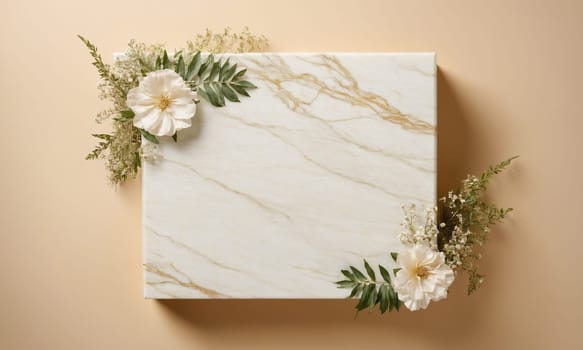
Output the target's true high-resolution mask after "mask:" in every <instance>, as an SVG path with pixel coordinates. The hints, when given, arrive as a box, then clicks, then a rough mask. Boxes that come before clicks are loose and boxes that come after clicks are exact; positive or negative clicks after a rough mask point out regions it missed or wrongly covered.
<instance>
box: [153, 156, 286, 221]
mask: <svg viewBox="0 0 583 350" xmlns="http://www.w3.org/2000/svg"><path fill="white" fill-rule="evenodd" d="M164 161H165V162H169V163H173V164H176V165H178V166H180V167H183V168H185V169H187V170H189V171H191V172H193V173H194V174H196V175H197V176H198V177H200V178H202V179H204V180H205V181H208V182H212V183H214V184H215V185H217V186H219V187H221V188H222V189H224V190H225V191H228V192H231V193H233V194H235V195H237V196H239V197H241V198H244V199H246V200H247V201H249V202H251V203H253V204H255V205H256V206H257V207H259V208H261V209H263V210H265V211H268V212H271V213H273V214H277V215H279V216H282V217H284V218H285V219H287V220H289V221H291V217H290V216H289V215H287V214H286V213H284V212H283V211H281V210H279V209H276V208H272V207H270V206H268V205H267V204H264V203H263V202H262V201H261V200H259V199H257V198H255V197H253V196H252V195H250V194H247V193H244V192H241V191H239V190H237V189H234V188H232V187H230V186H228V185H226V184H224V183H222V182H220V181H218V180H215V179H213V178H210V177H208V176H204V175H203V174H201V173H200V172H198V171H197V170H196V169H194V168H192V167H191V166H189V165H188V164H184V163H182V162H179V161H176V160H172V159H168V158H164Z"/></svg>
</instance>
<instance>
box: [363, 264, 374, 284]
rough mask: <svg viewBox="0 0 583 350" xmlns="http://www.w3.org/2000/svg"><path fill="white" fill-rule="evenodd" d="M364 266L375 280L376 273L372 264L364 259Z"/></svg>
mask: <svg viewBox="0 0 583 350" xmlns="http://www.w3.org/2000/svg"><path fill="white" fill-rule="evenodd" d="M364 268H365V269H366V273H367V274H368V275H369V277H370V279H372V280H373V281H376V280H377V278H376V275H375V273H374V270H373V269H372V267H370V265H369V264H368V262H367V261H366V260H364Z"/></svg>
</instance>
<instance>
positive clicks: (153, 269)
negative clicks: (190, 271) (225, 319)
mask: <svg viewBox="0 0 583 350" xmlns="http://www.w3.org/2000/svg"><path fill="white" fill-rule="evenodd" d="M169 266H170V268H171V269H172V270H174V271H175V272H176V273H179V274H181V275H182V276H184V277H185V278H186V279H187V281H182V280H180V279H179V278H178V277H177V276H175V275H173V274H172V273H170V272H168V271H164V270H163V269H161V268H159V267H157V266H156V265H154V264H144V268H145V269H146V271H148V272H150V273H153V274H156V275H158V276H160V277H162V278H164V280H163V281H155V282H154V281H147V282H146V283H147V284H148V285H152V286H158V285H164V284H172V285H175V286H179V287H183V288H188V289H192V290H194V291H197V292H199V293H202V294H204V295H206V296H208V297H209V298H221V297H223V298H224V297H226V295H224V294H221V293H219V292H218V291H216V290H213V289H210V288H205V287H202V286H200V285H198V284H196V283H195V282H193V281H192V280H191V279H190V277H188V275H187V274H185V273H184V272H182V271H180V270H179V269H178V268H176V266H174V264H172V263H170V264H169ZM165 293H166V292H165ZM166 294H169V293H166Z"/></svg>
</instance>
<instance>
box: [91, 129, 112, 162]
mask: <svg viewBox="0 0 583 350" xmlns="http://www.w3.org/2000/svg"><path fill="white" fill-rule="evenodd" d="M91 136H93V137H95V138H98V139H100V140H101V141H99V143H98V144H97V146H95V148H94V149H93V151H91V152H90V153H89V154H88V155H87V156H85V159H86V160H93V159H98V158H99V157H100V156H101V155H102V154H103V153H104V152H105V151H106V150H107V149H108V148H109V146H110V145H111V138H112V136H111V135H110V134H91Z"/></svg>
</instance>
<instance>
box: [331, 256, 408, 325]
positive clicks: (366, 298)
mask: <svg viewBox="0 0 583 350" xmlns="http://www.w3.org/2000/svg"><path fill="white" fill-rule="evenodd" d="M364 268H365V270H366V275H365V274H364V273H362V272H361V271H360V270H359V269H357V268H356V267H354V266H350V268H349V269H348V270H342V274H343V275H344V277H346V279H344V280H342V281H338V282H336V285H337V286H338V288H351V289H352V290H351V292H350V295H349V296H348V298H358V299H359V301H358V303H357V304H356V306H355V308H356V310H357V311H362V310H364V309H367V308H370V310H371V311H372V310H373V309H374V308H375V306H377V305H378V306H379V309H380V311H381V314H384V313H385V312H386V311H387V310H388V311H393V310H397V311H399V308H400V307H401V301H400V300H399V297H398V295H397V292H395V289H394V288H393V285H392V283H391V276H390V274H389V271H387V269H386V268H384V267H383V266H382V265H379V272H380V275H381V277H382V280H377V276H376V273H375V271H374V270H373V269H372V267H371V266H370V264H369V263H368V262H367V261H366V260H364Z"/></svg>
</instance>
